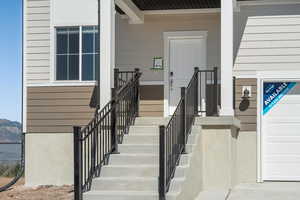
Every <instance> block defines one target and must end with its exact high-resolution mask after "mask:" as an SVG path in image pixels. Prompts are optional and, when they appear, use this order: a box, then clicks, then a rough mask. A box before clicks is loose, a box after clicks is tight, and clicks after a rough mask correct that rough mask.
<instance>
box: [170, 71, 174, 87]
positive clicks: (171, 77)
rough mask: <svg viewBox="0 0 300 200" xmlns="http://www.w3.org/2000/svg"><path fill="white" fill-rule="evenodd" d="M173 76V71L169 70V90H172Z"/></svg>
mask: <svg viewBox="0 0 300 200" xmlns="http://www.w3.org/2000/svg"><path fill="white" fill-rule="evenodd" d="M173 76H174V73H173V72H170V89H171V90H173Z"/></svg>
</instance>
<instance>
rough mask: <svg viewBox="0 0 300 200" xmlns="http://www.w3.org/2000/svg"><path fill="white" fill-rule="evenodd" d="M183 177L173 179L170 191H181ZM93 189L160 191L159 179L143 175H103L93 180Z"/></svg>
mask: <svg viewBox="0 0 300 200" xmlns="http://www.w3.org/2000/svg"><path fill="white" fill-rule="evenodd" d="M183 180H184V179H183V178H176V179H173V180H172V183H171V185H170V191H172V192H179V191H180V186H181V184H182V182H183ZM92 190H96V191H111V190H118V191H128V190H129V191H146V192H157V191H158V179H157V177H155V178H143V177H136V178H131V177H125V178H120V177H113V178H110V177H107V178H104V177H101V178H96V179H94V180H93V184H92Z"/></svg>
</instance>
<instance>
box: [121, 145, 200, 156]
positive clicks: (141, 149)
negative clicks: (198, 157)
mask: <svg viewBox="0 0 300 200" xmlns="http://www.w3.org/2000/svg"><path fill="white" fill-rule="evenodd" d="M193 146H194V145H192V144H188V145H186V148H187V153H191V152H192V148H193ZM119 152H120V153H121V154H122V153H126V154H131V153H134V154H151V153H152V154H157V155H158V153H159V145H158V144H143V145H140V144H120V145H119Z"/></svg>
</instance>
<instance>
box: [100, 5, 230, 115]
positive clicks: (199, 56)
mask: <svg viewBox="0 0 300 200" xmlns="http://www.w3.org/2000/svg"><path fill="white" fill-rule="evenodd" d="M100 5H101V6H100V8H101V9H100V34H101V36H102V37H100V47H101V48H100V49H105V50H103V51H100V60H101V61H100V63H101V67H100V81H99V84H100V87H99V88H100V105H102V106H103V105H105V104H106V103H107V102H108V101H109V100H110V97H111V89H110V88H114V87H115V86H114V81H113V77H114V70H113V69H114V68H119V69H120V70H133V69H134V68H139V69H140V71H141V72H142V74H143V75H142V77H141V108H140V109H141V112H140V114H141V115H142V116H162V115H163V116H169V115H170V114H172V112H173V110H174V108H176V105H177V103H178V102H177V101H179V99H180V87H186V86H187V84H188V82H189V81H190V79H191V78H192V75H193V73H194V68H195V67H199V70H208V71H214V70H216V67H217V71H218V74H217V78H216V77H215V76H214V77H212V75H207V77H204V76H203V79H207V84H208V87H206V86H205V88H203V93H204V96H205V95H207V93H208V92H209V91H208V92H207V91H206V90H209V88H210V87H209V85H213V84H218V85H219V86H220V85H221V86H220V90H221V92H220V98H219V97H217V96H211V97H212V98H210V99H209V98H208V99H207V101H208V102H206V103H207V104H208V105H210V103H211V101H214V100H216V99H220V100H216V101H219V104H220V115H222V116H232V115H233V113H234V112H233V84H232V68H233V57H234V56H233V43H234V42H233V34H234V33H233V32H234V31H233V16H234V8H235V6H236V2H235V1H233V2H231V1H230V2H227V1H226V4H225V0H223V1H218V0H214V1H209V2H208V1H193V2H191V1H154V0H153V1H143V0H115V1H106V0H100ZM215 79H217V82H214V80H215ZM206 109H207V108H206ZM208 109H209V108H208Z"/></svg>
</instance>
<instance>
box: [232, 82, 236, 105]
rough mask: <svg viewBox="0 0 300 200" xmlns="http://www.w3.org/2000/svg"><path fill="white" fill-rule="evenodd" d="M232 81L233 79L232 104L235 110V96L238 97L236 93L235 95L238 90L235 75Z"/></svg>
mask: <svg viewBox="0 0 300 200" xmlns="http://www.w3.org/2000/svg"><path fill="white" fill-rule="evenodd" d="M232 81H233V84H232V85H233V98H232V99H233V103H232V105H233V110H235V97H236V95H235V92H236V88H235V84H236V77H235V76H234V77H233V79H232Z"/></svg>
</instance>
